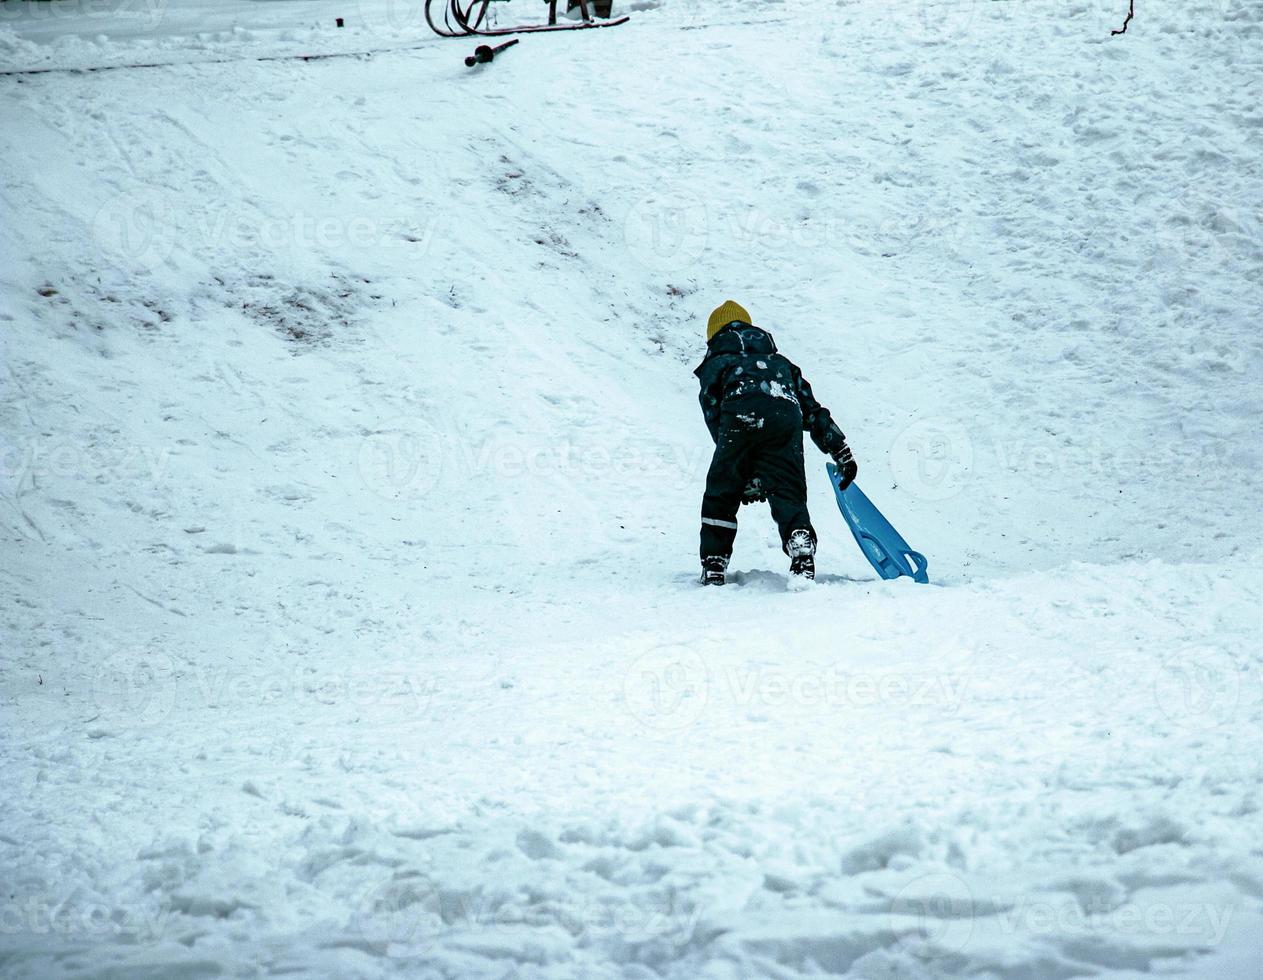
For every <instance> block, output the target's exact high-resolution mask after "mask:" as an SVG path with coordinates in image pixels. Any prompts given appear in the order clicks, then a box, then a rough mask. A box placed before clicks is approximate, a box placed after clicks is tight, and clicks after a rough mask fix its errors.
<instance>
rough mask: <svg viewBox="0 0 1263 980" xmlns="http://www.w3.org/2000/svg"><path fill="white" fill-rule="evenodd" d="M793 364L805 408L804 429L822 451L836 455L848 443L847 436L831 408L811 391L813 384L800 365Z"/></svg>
mask: <svg viewBox="0 0 1263 980" xmlns="http://www.w3.org/2000/svg"><path fill="white" fill-rule="evenodd" d="M791 366H792V367H793V369H794V383H795V384H796V385H797V386H798V404H799V405H800V406H801V407H802V410H803V431H804V432H807V433H810V435H811V441H812V442H814V443H815V444H816V448H818V449H819V450H820V451H821V452H822V453H825V454H826V455H828V456H836V455H837V454H838V453H840V452H841V451H842V448H843V447H844V446H845V445H846V436H844V435H843V434H842V430H841V429H839V428H838V424H837V423H836V422H834V421H833V416H832V415H830V414H829V410H828V409H827V408H825V407H824V406H823V405H821V404H820V403H819V402H818V401H816V396H815V395H813V394H812V393H811V385H809V384H808V383H807V379H806V378H804V377H803V373H802V371H800V370H799V369H798V365H797V364H793V363H792V362H791Z"/></svg>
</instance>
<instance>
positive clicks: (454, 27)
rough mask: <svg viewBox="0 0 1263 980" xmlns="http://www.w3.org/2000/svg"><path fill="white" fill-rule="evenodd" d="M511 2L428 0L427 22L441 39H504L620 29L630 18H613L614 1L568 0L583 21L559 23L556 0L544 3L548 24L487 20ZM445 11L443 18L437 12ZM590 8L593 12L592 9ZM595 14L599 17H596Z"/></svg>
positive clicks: (426, 3) (426, 2) (492, 0)
mask: <svg viewBox="0 0 1263 980" xmlns="http://www.w3.org/2000/svg"><path fill="white" fill-rule="evenodd" d="M508 2H509V0H468V3H466V4H465V5H464V6H462V5H461V0H425V20H426V23H427V24H429V25H430V29H431V30H433V31H434V33H435V34H438V35H440V36H441V37H503V36H504V35H506V34H545V33H548V32H551V31H581V30H585V29H588V28H593V27H617V26H618V25H619V24H625V23H627V21H628V20H629V19H630V18H629V17H626V16H624V17H611V16H610V13H611V7H612V6H613V4H612V2H611V0H568V2H569V4H570V6H571V7H573V8H576V9H577V10H578V11H579V16H580V19H579V20H577V21H575V22H573V23H558V22H557V0H545V2H546V3H547V4H548V22H547V23H545V24H517V25H514V26H512V27H497V26H493V25H492V24H491V22H490V19H489V18H488V14H489V13H490V11H491V5H492V4H493V3H508ZM437 8H442V11H443V14H442V18H441V19H439V18H437V17H436V16H435V10H436V9H437ZM589 8H591V9H589ZM593 11H595V13H596V16H593Z"/></svg>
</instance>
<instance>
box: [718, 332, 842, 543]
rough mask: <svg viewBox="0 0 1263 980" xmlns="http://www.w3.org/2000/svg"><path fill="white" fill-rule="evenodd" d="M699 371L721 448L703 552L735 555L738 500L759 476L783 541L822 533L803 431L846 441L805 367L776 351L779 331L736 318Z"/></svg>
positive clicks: (822, 440) (834, 449)
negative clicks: (812, 503)
mask: <svg viewBox="0 0 1263 980" xmlns="http://www.w3.org/2000/svg"><path fill="white" fill-rule="evenodd" d="M707 346H708V349H707V352H706V358H705V360H703V361H702V363H701V364H699V365H698V367H697V369H696V370H695V371H694V372H693V373H694V374H696V375H697V379H698V381H700V382H701V386H702V390H701V394H700V396H699V399H700V401H701V404H702V415H703V416H705V418H706V427H707V428H708V429H710V434H711V438H713V439H714V440H715V456H714V458H713V459H712V460H711V464H710V471H709V472H708V473H707V474H706V494H705V496H703V497H702V540H701V556H702V558H708V557H712V556H720V555H722V556H724V557H728V556H730V555H731V554H732V543H733V541H734V540H735V539H736V536H737V508H738V507H740V506H741V500H742V495H743V492H744V491H745V488H746V485H747V484H748V483H749V482H750V480H751V479H753V478H754V477H758V478H759V480H760V481H761V483H762V485H763V489H764V491H765V492H766V493H767V500H768V504H769V506H770V507H771V509H772V517H773V518H774V519H775V521H776V525H777V527H778V528H779V529H780V532H781V547H782V548H784V547H785V543H786V541H787V540H788V538H789V535H790V532H791V531H794V530H797V529H799V528H802V529H804V530H806V531H808V532H809V533H810V534H811V540H812V541H813V542H814V541H815V540H816V532H815V529H814V528H813V527H812V526H811V518H810V516H809V515H808V513H807V476H806V473H805V472H804V469H803V440H802V433H803V431H804V430H805V431H807V432H809V433H811V438H812V441H813V442H814V443H815V444H816V445H817V446H818V447H819V448H820V449H821V451H823V452H825V453H828V454H829V455H831V456H832V455H834V454H836V453H838V452H840V451H841V450H842V448H843V447H844V446H845V445H846V437H845V436H844V435H843V434H842V430H841V429H839V428H838V427H837V425H836V424H835V423H834V421H833V417H832V416H831V415H830V414H829V410H828V409H827V408H825V407H824V406H822V405H821V404H820V403H819V402H818V401H816V399H815V397H814V396H813V395H812V393H811V385H809V384H808V383H807V382H806V380H804V378H803V376H802V372H801V371H799V370H798V367H797V366H796V365H795V364H794V363H793V362H792V361H790V360H789V358H787V357H785V356H784V355H783V354H779V353H777V351H776V344H775V342H774V341H773V340H772V336H771V334H769V333H767V331H765V330H761V329H759V328H758V327H755V326H751V325H750V324H748V323H742V322H740V321H737V322H735V323H730V324H728V325H727V326H726V327H724V328H723V329H721V330H720V331H719V332H717V333H716V334H715V336H714V337H712V338H711V340H710V343H709V344H708V345H707Z"/></svg>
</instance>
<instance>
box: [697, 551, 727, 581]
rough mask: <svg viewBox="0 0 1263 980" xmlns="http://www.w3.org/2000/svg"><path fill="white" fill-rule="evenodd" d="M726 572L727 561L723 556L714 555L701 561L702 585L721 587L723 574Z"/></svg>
mask: <svg viewBox="0 0 1263 980" xmlns="http://www.w3.org/2000/svg"><path fill="white" fill-rule="evenodd" d="M727 570H728V559H727V558H726V557H724V556H723V555H714V556H712V557H710V558H703V559H702V585H723V584H724V572H726V571H727Z"/></svg>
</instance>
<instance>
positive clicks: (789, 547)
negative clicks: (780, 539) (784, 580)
mask: <svg viewBox="0 0 1263 980" xmlns="http://www.w3.org/2000/svg"><path fill="white" fill-rule="evenodd" d="M785 550H786V551H788V552H789V576H790V583H791V584H793V583H795V582H804V583H805V582H812V581H815V578H816V558H815V555H816V542H815V541H813V540H812V538H811V532H810V531H804V530H798V531H791V532H790V534H789V540H788V541H787V542H785Z"/></svg>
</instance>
